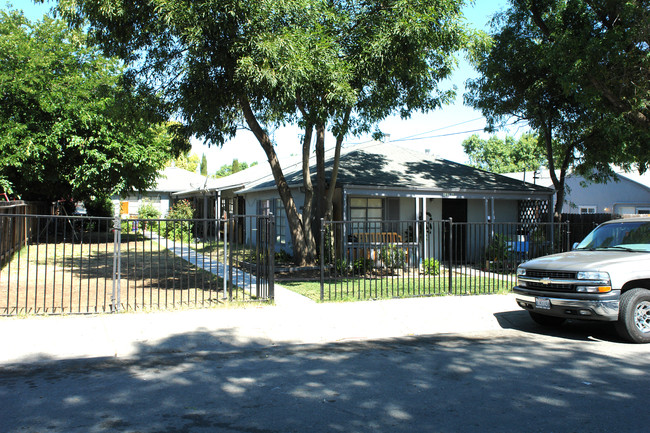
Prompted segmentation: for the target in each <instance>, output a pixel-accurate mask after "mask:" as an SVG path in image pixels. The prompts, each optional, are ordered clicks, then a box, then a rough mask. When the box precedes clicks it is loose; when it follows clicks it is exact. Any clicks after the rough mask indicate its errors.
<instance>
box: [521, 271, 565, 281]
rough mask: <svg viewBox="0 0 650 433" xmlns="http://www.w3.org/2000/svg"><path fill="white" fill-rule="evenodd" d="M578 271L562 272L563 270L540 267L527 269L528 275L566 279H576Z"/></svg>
mask: <svg viewBox="0 0 650 433" xmlns="http://www.w3.org/2000/svg"><path fill="white" fill-rule="evenodd" d="M576 274H577V273H576V272H562V271H543V270H539V269H527V270H526V276H528V277H535V278H558V279H566V280H574V279H575V278H576Z"/></svg>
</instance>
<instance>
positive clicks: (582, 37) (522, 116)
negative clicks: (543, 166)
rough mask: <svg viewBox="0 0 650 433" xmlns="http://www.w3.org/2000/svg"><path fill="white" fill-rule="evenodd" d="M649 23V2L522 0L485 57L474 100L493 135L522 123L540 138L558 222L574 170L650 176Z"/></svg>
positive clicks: (497, 25) (502, 21)
mask: <svg viewBox="0 0 650 433" xmlns="http://www.w3.org/2000/svg"><path fill="white" fill-rule="evenodd" d="M648 16H649V11H648V8H647V2H643V1H631V2H625V3H623V2H610V1H604V0H603V1H599V0H593V1H585V0H544V1H541V0H540V1H535V0H513V1H512V2H511V7H510V8H509V9H508V10H507V11H506V12H505V13H503V14H501V15H498V16H497V17H496V18H495V20H494V27H493V29H494V35H493V45H492V47H491V49H490V50H489V51H488V52H487V53H486V54H485V55H479V56H477V57H476V62H477V67H478V70H479V72H481V75H482V76H481V78H479V79H477V80H472V81H470V82H469V84H468V87H469V92H468V94H467V95H466V100H467V102H468V103H469V104H470V105H472V106H474V107H475V108H477V109H480V110H481V111H482V112H483V114H484V115H485V116H486V118H487V119H488V122H489V127H490V128H492V129H494V128H496V127H498V125H500V124H502V123H504V122H505V121H507V120H509V119H511V118H512V117H514V118H516V119H519V120H523V121H525V122H527V123H528V124H529V125H530V126H531V127H532V128H533V129H534V130H535V131H537V132H538V133H539V136H540V141H541V143H542V144H543V147H544V149H545V152H546V159H547V162H548V164H547V165H548V167H549V174H550V176H551V179H552V181H553V185H554V187H555V189H556V191H557V201H556V204H555V216H556V218H558V217H559V215H560V213H561V210H562V206H563V202H564V195H565V176H566V173H567V170H568V168H569V167H570V166H571V165H575V166H576V168H577V170H578V171H580V172H581V173H582V174H584V175H586V176H587V177H591V178H592V179H594V180H601V181H604V180H607V179H608V178H609V176H611V175H612V170H611V168H610V166H609V164H610V163H616V164H619V165H622V166H624V167H629V166H630V165H632V164H636V165H638V167H639V168H640V170H641V171H643V170H645V168H646V167H647V165H648V161H650V152H649V151H648V146H647V142H648V140H649V139H650V135H649V132H650V129H648V128H647V124H646V123H645V122H644V121H643V118H644V117H647V110H648V107H649V106H650V105H648V95H649V93H648V82H649V81H648V73H649V71H650V68H649V67H648V66H649V64H648V62H649V60H650V56H648V48H649V46H648V42H647V29H648V28H649V27H648ZM628 55H629V62H628ZM614 94H615V95H616V97H614V96H613V95H614ZM615 99H618V100H619V102H620V104H619V106H618V108H616V107H615V105H616V104H613V101H614V100H615ZM556 172H559V175H556Z"/></svg>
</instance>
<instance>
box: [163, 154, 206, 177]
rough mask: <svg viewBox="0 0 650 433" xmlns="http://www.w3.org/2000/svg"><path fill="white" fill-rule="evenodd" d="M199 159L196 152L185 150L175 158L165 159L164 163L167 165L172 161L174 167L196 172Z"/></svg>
mask: <svg viewBox="0 0 650 433" xmlns="http://www.w3.org/2000/svg"><path fill="white" fill-rule="evenodd" d="M199 161H200V159H199V156H198V155H197V154H196V153H190V152H185V153H183V154H181V155H178V156H177V157H176V158H174V159H172V160H169V161H167V164H166V165H167V167H169V166H171V165H172V163H173V164H174V166H175V167H178V168H182V169H183V170H187V171H191V172H192V173H196V169H197V168H198V167H199Z"/></svg>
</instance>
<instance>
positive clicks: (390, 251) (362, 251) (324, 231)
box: [320, 219, 571, 300]
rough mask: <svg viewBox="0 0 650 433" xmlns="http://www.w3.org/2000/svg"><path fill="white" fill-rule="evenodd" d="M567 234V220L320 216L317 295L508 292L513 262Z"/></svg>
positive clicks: (559, 245)
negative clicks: (340, 219)
mask: <svg viewBox="0 0 650 433" xmlns="http://www.w3.org/2000/svg"><path fill="white" fill-rule="evenodd" d="M570 239H571V236H570V227H569V224H568V223H492V224H491V223H466V222H460V223H457V222H453V221H452V220H451V219H450V220H444V221H431V220H427V221H423V220H413V221H371V222H350V221H344V222H326V221H323V222H322V228H321V244H320V248H321V257H322V258H323V260H321V278H320V282H321V300H346V299H380V298H392V297H408V296H431V295H437V294H470V293H472V294H477V293H497V292H501V291H507V290H510V289H511V288H512V286H513V285H514V284H515V279H516V276H515V273H516V268H517V265H518V264H519V263H521V262H523V261H526V260H530V259H532V258H535V257H539V256H543V255H547V254H552V253H555V252H561V251H567V250H568V249H570Z"/></svg>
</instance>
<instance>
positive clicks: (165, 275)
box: [0, 215, 275, 315]
mask: <svg viewBox="0 0 650 433" xmlns="http://www.w3.org/2000/svg"><path fill="white" fill-rule="evenodd" d="M206 224H209V225H211V226H213V229H214V230H213V232H214V233H216V234H217V236H215V237H213V238H212V239H199V238H197V237H196V233H197V231H198V230H197V228H199V227H204V226H205V225H206ZM15 227H19V228H20V230H21V233H24V241H23V242H22V244H21V245H20V246H19V247H18V248H14V249H13V250H11V251H7V253H6V257H5V259H4V263H3V264H2V266H1V267H0V315H19V314H84V313H99V312H115V311H120V310H143V309H173V308H183V307H204V306H210V305H215V304H219V303H223V302H225V301H246V302H247V301H255V300H270V299H273V275H274V272H273V266H274V260H273V256H274V249H273V247H274V242H273V241H274V236H275V235H274V225H273V221H272V218H269V217H268V216H244V215H236V216H232V217H230V218H228V219H227V220H217V221H215V220H167V219H149V220H137V219H124V220H122V219H120V218H116V219H112V218H97V217H80V216H39V215H0V236H3V237H4V236H5V233H9V232H12V231H14V229H13V228H15ZM24 227H28V228H29V230H23V228H24ZM3 241H4V238H0V243H2V242H3Z"/></svg>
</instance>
